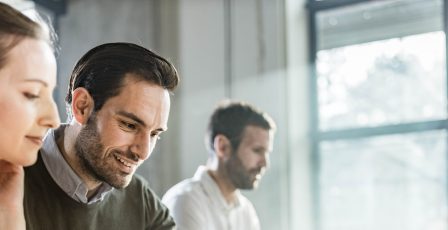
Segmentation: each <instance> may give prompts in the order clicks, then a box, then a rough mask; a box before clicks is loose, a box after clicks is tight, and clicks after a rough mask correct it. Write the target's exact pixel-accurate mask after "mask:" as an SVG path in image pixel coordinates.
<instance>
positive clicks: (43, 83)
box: [25, 78, 48, 87]
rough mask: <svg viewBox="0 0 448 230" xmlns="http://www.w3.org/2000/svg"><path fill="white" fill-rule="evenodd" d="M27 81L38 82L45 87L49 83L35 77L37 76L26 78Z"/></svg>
mask: <svg viewBox="0 0 448 230" xmlns="http://www.w3.org/2000/svg"><path fill="white" fill-rule="evenodd" d="M25 81H26V82H37V83H40V84H42V85H43V86H45V87H48V84H47V83H46V82H45V81H42V80H40V79H35V78H29V79H25Z"/></svg>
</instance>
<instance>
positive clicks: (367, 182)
mask: <svg viewBox="0 0 448 230" xmlns="http://www.w3.org/2000/svg"><path fill="white" fill-rule="evenodd" d="M446 138H447V135H446V132H445V131H431V132H425V133H413V134H406V135H390V136H381V137H375V138H365V139H356V140H343V141H331V142H330V141H328V142H322V143H321V145H320V148H321V174H320V223H321V224H320V225H321V226H322V228H321V229H322V230H359V229H363V230H378V229H381V230H397V229H405V230H427V229H431V230H436V229H437V230H439V229H447V227H448V225H447V219H446V214H447V213H446V211H447V206H446V204H447V200H446V197H447V194H446V186H447V184H446V171H447V169H446V157H445V154H446V151H447V149H446V140H447V139H446Z"/></svg>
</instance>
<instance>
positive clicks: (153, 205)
mask: <svg viewBox="0 0 448 230" xmlns="http://www.w3.org/2000/svg"><path fill="white" fill-rule="evenodd" d="M24 208H25V219H26V225H27V226H26V229H27V230H70V229H73V230H88V229H92V230H114V229H130V230H138V229H147V230H149V229H150V230H158V229H174V222H173V219H172V218H171V217H170V215H169V212H168V209H167V208H166V207H165V206H164V205H163V204H162V203H161V202H160V200H159V198H158V197H157V196H156V195H155V194H154V192H152V191H151V189H150V188H149V186H148V184H147V183H146V182H145V181H144V180H143V179H142V178H140V177H137V176H134V177H133V179H132V181H131V183H130V184H129V186H128V187H126V188H124V189H114V190H113V191H111V192H110V193H109V194H107V195H106V196H105V198H104V200H102V201H99V202H96V203H94V204H90V205H87V204H83V203H79V202H76V201H75V200H73V199H72V198H70V197H69V196H68V195H67V194H66V193H65V192H64V191H63V190H62V189H61V188H59V186H58V185H57V184H56V183H55V182H54V181H53V179H52V178H51V176H50V174H49V173H48V171H47V169H46V168H45V165H44V163H43V161H42V158H41V157H40V156H39V159H38V161H37V163H36V164H35V165H33V166H31V167H28V168H26V169H25V197H24Z"/></svg>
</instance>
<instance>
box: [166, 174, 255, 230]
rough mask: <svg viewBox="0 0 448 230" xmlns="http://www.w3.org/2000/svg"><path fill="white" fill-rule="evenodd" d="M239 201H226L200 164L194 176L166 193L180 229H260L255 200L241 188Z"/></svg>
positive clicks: (237, 193)
mask: <svg viewBox="0 0 448 230" xmlns="http://www.w3.org/2000/svg"><path fill="white" fill-rule="evenodd" d="M236 197H237V199H236V203H235V204H233V205H230V204H228V203H227V202H226V200H225V198H224V197H223V195H222V193H221V191H220V190H219V187H218V185H217V184H216V182H215V181H214V180H213V179H212V178H211V177H210V175H209V174H208V173H207V169H206V167H204V166H200V167H199V168H198V169H197V171H196V173H195V175H194V177H193V178H190V179H186V180H184V181H182V182H180V183H178V184H177V185H175V186H174V187H172V188H171V189H170V190H168V192H167V193H166V194H165V195H164V196H163V199H162V201H163V203H164V204H165V205H166V206H167V207H168V208H169V209H170V211H171V215H172V216H173V218H174V221H175V222H176V225H177V227H178V229H179V230H201V229H203V230H214V229H215V230H259V229H260V223H259V220H258V216H257V213H256V212H255V209H254V207H253V205H252V203H251V202H250V201H249V200H248V199H247V198H246V197H244V196H243V195H242V194H241V193H240V192H239V191H238V190H237V191H236Z"/></svg>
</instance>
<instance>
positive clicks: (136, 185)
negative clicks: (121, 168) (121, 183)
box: [118, 174, 157, 196]
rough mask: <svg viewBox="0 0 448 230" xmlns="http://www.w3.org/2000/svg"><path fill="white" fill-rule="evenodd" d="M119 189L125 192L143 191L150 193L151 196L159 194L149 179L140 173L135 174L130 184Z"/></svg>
mask: <svg viewBox="0 0 448 230" xmlns="http://www.w3.org/2000/svg"><path fill="white" fill-rule="evenodd" d="M118 190H119V191H122V192H125V193H142V194H149V195H151V196H157V195H156V194H155V192H154V191H153V190H152V189H151V187H150V186H149V183H148V181H147V180H146V179H145V178H143V177H142V176H141V175H138V174H134V175H133V177H132V179H131V181H130V182H129V185H128V186H126V187H125V188H122V189H118Z"/></svg>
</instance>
